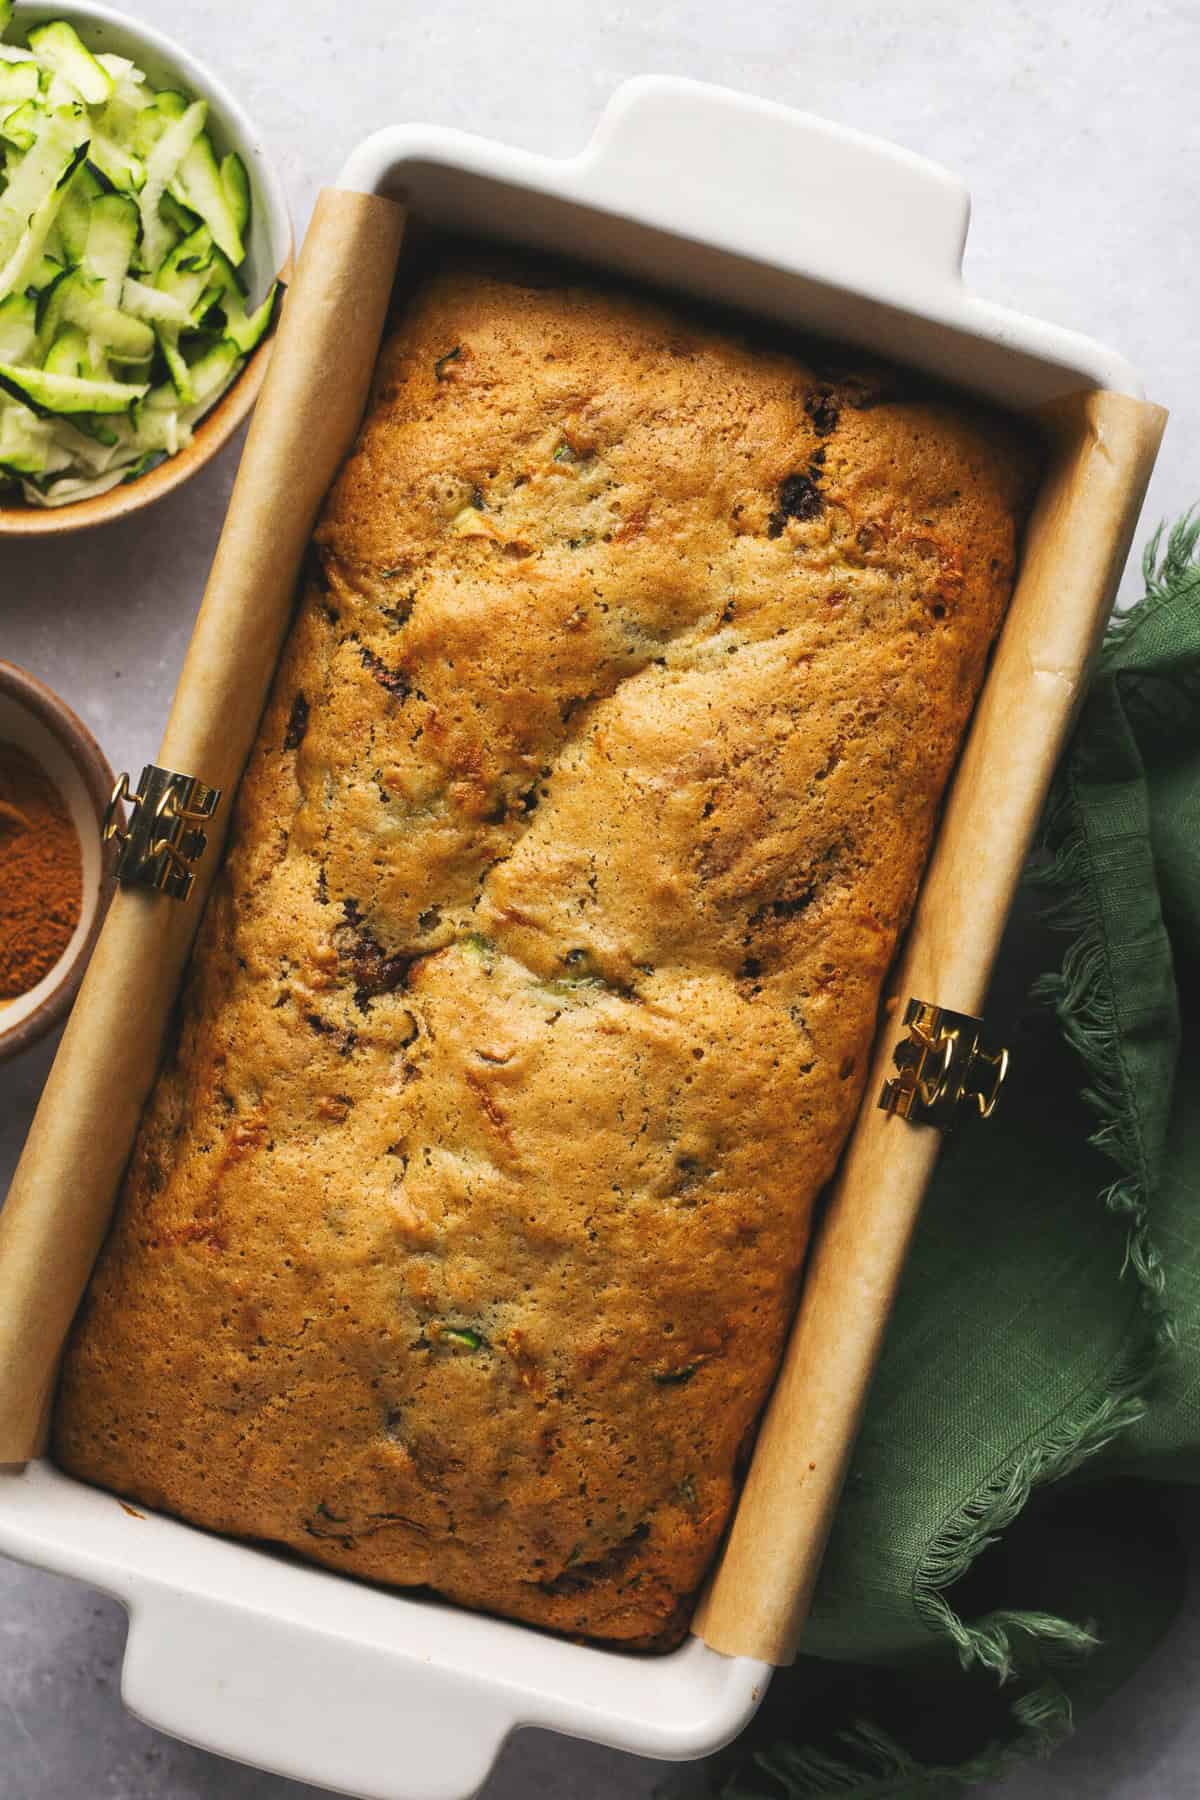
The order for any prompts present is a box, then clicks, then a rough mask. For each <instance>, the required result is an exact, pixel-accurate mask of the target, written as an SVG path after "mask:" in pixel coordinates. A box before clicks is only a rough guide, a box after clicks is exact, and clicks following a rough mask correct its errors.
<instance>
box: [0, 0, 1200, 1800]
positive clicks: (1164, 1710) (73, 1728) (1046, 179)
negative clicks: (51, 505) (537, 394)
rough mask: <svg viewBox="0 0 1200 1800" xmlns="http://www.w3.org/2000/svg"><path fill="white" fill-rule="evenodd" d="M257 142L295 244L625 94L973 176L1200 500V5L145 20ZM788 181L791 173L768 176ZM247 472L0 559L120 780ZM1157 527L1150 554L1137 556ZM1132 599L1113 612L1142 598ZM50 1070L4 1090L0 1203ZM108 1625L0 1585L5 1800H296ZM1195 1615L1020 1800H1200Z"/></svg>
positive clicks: (580, 1795) (999, 256)
mask: <svg viewBox="0 0 1200 1800" xmlns="http://www.w3.org/2000/svg"><path fill="white" fill-rule="evenodd" d="M139 10H140V12H141V14H142V15H143V16H144V17H145V18H147V19H149V20H152V21H154V22H156V23H158V24H159V25H161V26H162V27H163V28H164V29H165V30H167V31H169V32H171V33H174V34H175V35H176V36H178V37H179V38H181V39H183V40H184V41H186V42H187V43H188V44H189V45H191V46H193V47H195V48H197V49H198V50H199V51H200V53H201V54H202V55H204V56H205V57H206V58H207V59H208V60H209V61H210V62H211V64H212V65H213V66H214V67H215V68H216V69H217V70H218V71H219V72H220V73H221V74H222V75H223V76H224V77H225V78H226V79H227V80H228V82H229V83H230V85H231V86H232V87H233V88H234V89H235V90H236V91H237V92H238V94H239V95H240V96H241V97H242V99H243V101H244V102H245V104H246V106H247V107H248V108H249V110H250V111H251V113H252V114H253V115H254V116H255V117H256V118H257V119H258V120H259V121H260V123H261V126H262V130H263V133H264V135H265V138H266V140H267V142H268V143H269V144H270V145H272V146H273V147H274V150H275V152H276V154H277V157H278V160H279V164H280V166H281V169H282V172H283V175H284V178H285V181H286V184H287V187H288V191H289V193H290V196H291V202H292V206H293V210H294V216H295V220H296V224H297V227H298V228H302V227H303V224H304V222H305V220H306V218H307V216H308V212H309V209H310V207H311V204H312V200H313V197H314V195H315V193H316V190H317V188H318V186H319V185H320V184H321V183H322V182H323V181H327V180H329V179H331V178H332V177H333V176H334V175H335V174H336V171H337V169H338V168H339V166H340V164H341V162H342V160H343V158H344V156H345V154H346V152H347V151H348V150H349V149H350V148H351V146H352V145H353V144H354V143H355V142H356V141H357V140H358V139H359V138H361V137H362V136H364V135H365V134H366V133H367V132H368V131H370V130H372V129H374V128H375V127H376V126H379V125H383V124H385V123H388V122H390V121H392V120H400V119H411V118H426V119H432V120H436V121H438V122H441V123H445V124H453V125H460V126H465V127H469V128H471V129H474V130H477V131H480V132H483V133H486V134H490V135H493V136H498V137H502V138H506V139H509V140H511V141H513V142H516V143H520V144H525V145H528V146H530V147H532V148H536V149H540V150H544V151H548V152H551V153H566V152H569V151H572V150H574V149H576V148H577V147H578V146H579V145H580V144H581V143H582V141H583V139H584V138H585V136H586V135H587V132H588V131H589V129H590V127H591V124H592V123H593V121H594V120H595V118H596V116H597V114H598V112H599V110H600V107H601V105H602V104H603V101H604V100H605V98H606V96H607V95H608V93H609V92H610V90H611V89H612V88H613V86H614V85H615V84H616V83H617V82H618V81H620V80H621V79H622V78H623V77H625V76H627V75H631V74H635V73H641V72H645V71H661V72H668V73H681V74H689V75H694V76H697V77H700V78H704V79H709V80H715V81H720V82H724V83H726V84H728V85H730V86H734V87H740V88H744V89H747V90H749V91H752V92H756V93H759V94H762V95H765V96H768V97H770V98H773V99H777V100H781V101H785V102H788V103H791V104H793V105H797V106H801V107H806V108H809V109H811V110H813V111H815V112H819V113H823V114H825V115H826V116H827V117H829V118H832V119H836V120H840V121H842V122H844V123H846V124H851V125H855V126H858V127H861V128H864V129H866V130H869V131H875V132H878V133H881V134H883V135H885V136H888V137H891V138H894V139H895V140H897V141H898V142H900V143H903V144H907V145H908V146H910V147H911V148H912V149H914V150H918V151H921V152H924V153H925V154H927V155H929V156H931V157H934V158H935V159H937V160H939V161H941V162H944V163H946V164H947V165H949V166H951V167H953V168H955V169H957V170H959V171H961V172H962V173H963V174H965V176H966V178H967V180H968V182H969V185H970V187H971V189H972V192H973V194H974V198H975V223H974V226H973V229H972V235H971V242H970V247H969V250H968V263H967V267H968V276H969V279H970V280H971V282H972V284H973V285H974V286H975V287H976V288H977V289H979V290H980V291H981V292H983V293H986V294H987V295H989V296H991V297H993V298H995V299H998V300H1002V301H1005V302H1007V303H1009V304H1012V305H1015V306H1018V307H1022V308H1025V309H1026V310H1029V311H1031V312H1034V313H1037V314H1040V315H1042V316H1045V317H1047V318H1053V319H1057V320H1059V321H1061V322H1063V323H1065V324H1068V325H1071V326H1074V327H1077V328H1079V329H1081V330H1084V331H1088V332H1091V333H1092V334H1093V335H1095V336H1097V337H1099V338H1102V339H1104V340H1106V341H1109V342H1111V343H1113V344H1115V345H1116V346H1118V347H1119V348H1120V349H1122V350H1123V351H1124V352H1125V353H1126V354H1127V355H1128V356H1129V357H1130V358H1131V360H1132V361H1133V362H1134V363H1135V364H1137V365H1138V366H1139V367H1140V368H1141V369H1142V370H1143V371H1144V374H1145V378H1146V385H1147V390H1148V392H1149V394H1150V395H1151V397H1153V398H1155V399H1158V400H1161V401H1163V402H1165V403H1166V404H1167V405H1169V406H1170V407H1171V408H1172V412H1173V418H1172V422H1171V425H1170V428H1169V430H1168V435H1167V440H1166V445H1165V449H1164V454H1163V457H1162V460H1161V463H1160V467H1159V470H1158V472H1157V474H1156V476H1155V479H1154V483H1153V486H1152V489H1151V494H1150V499H1149V503H1148V506H1147V511H1146V515H1145V528H1148V527H1149V525H1150V524H1151V523H1153V522H1155V521H1157V520H1158V519H1159V518H1161V517H1163V516H1164V515H1165V516H1172V515H1174V514H1175V513H1177V512H1178V511H1180V510H1181V509H1182V508H1183V507H1185V506H1186V505H1188V504H1190V503H1191V502H1192V501H1193V500H1195V499H1197V498H1200V382H1198V381H1197V375H1198V373H1200V366H1198V365H1200V356H1198V352H1197V338H1196V327H1195V317H1196V314H1195V308H1196V295H1197V287H1198V283H1197V274H1198V272H1200V271H1198V269H1197V215H1196V198H1195V197H1196V194H1197V192H1198V191H1200V125H1198V123H1197V121H1198V119H1200V113H1198V111H1197V106H1196V93H1197V91H1198V82H1200V8H1198V7H1197V5H1196V4H1194V3H1192V0H1139V3H1138V4H1136V5H1132V4H1128V3H1127V0H1126V3H1122V0H1108V3H1106V0H1041V3H1040V4H1033V0H1012V3H1011V4H1009V5H1008V6H1006V7H1004V8H997V9H995V10H992V9H985V8H984V7H983V6H982V5H981V4H978V3H976V4H971V3H970V0H890V3H889V4H887V5H886V6H885V5H876V4H871V3H870V0H842V4H841V5H840V6H838V7H836V8H829V7H816V6H814V5H811V4H803V3H801V4H799V5H796V4H792V5H786V6H785V5H783V4H780V0H740V3H739V4H738V5H736V6H731V5H728V4H726V3H725V0H640V3H638V4H619V5H613V4H608V3H606V0H586V3H585V0H555V3H554V4H549V0H493V4H492V5H490V6H483V5H481V4H479V0H438V3H437V4H436V5H433V4H430V5H427V6H424V7H422V6H420V5H419V4H414V3H412V0H410V3H409V4H407V5H403V4H398V3H397V0H358V3H357V4H355V5H342V6H333V5H329V4H317V3H314V0H303V3H299V4H291V5H285V4H283V3H282V0H263V3H262V4H259V5H257V6H255V5H247V4H246V3H245V0H241V3H240V4H236V3H235V0H141V4H140V7H139ZM779 179H780V180H781V181H786V179H787V171H786V170H785V169H781V170H780V171H779ZM236 455H237V447H236V446H235V447H233V448H232V449H231V450H230V451H229V452H227V453H226V454H225V455H224V456H223V457H222V458H221V459H220V461H219V462H218V463H217V464H216V465H215V466H213V467H210V468H209V469H208V470H207V471H206V472H205V473H204V474H203V475H202V476H200V477H199V478H197V479H196V480H195V481H194V482H192V483H191V484H190V485H189V486H188V487H187V488H186V489H185V490H184V491H183V492H181V493H177V494H175V495H173V496H171V497H169V498H168V499H167V500H165V501H163V502H162V503H160V505H159V506H157V507H156V508H155V509H154V510H153V511H152V512H150V513H147V514H145V515H143V516H142V517H140V518H137V519H134V520H131V521H128V522H126V523H123V524H118V525H115V526H111V527H109V528H107V529H106V530H104V531H101V532H98V533H89V534H86V535H84V536H80V537H76V538H73V539H70V540H67V541H65V542H62V543H60V544H57V545H48V544H41V545H29V546H26V547H23V548H18V549H13V548H8V547H6V548H4V549H2V550H0V655H3V656H5V657H8V658H11V659H12V660H14V661H17V662H19V663H22V664H24V665H25V666H26V667H28V668H30V669H32V670H33V671H34V672H35V673H37V674H38V675H40V676H41V677H42V678H43V679H44V680H46V681H48V682H50V683H51V685H52V686H54V687H55V688H57V689H58V691H59V692H60V693H62V694H63V695H64V696H65V697H66V698H67V699H68V700H69V701H70V702H71V704H72V705H73V706H75V707H76V708H77V710H78V711H79V712H80V713H81V714H82V715H83V717H84V718H85V719H86V720H87V721H88V723H89V724H90V725H91V726H92V728H93V730H94V731H95V732H96V733H97V735H98V737H99V738H100V740H101V742H102V743H103V744H104V745H105V747H106V749H107V751H108V754H109V756H110V758H111V760H112V762H113V764H114V765H115V766H116V767H118V768H122V767H128V768H131V769H134V770H137V769H138V768H140V767H141V765H142V763H143V762H145V761H147V760H149V759H150V758H151V757H152V755H153V753H154V751H155V748H156V745H157V738H158V733H159V729H160V726H161V723H162V719H163V716H164V712H165V708H166V704H167V699H168V696H169V694H170V691H171V688H172V685H173V683H174V680H175V676H176V673H177V671H178V668H179V664H180V660H181V657H182V653H183V649H184V645H185V642H186V639H187V636H188V631H189V628H190V622H191V619H192V616H193V613H194V610H195V607H196V604H197V601H198V599H199V596H200V593H201V590H202V587H203V584H204V578H205V574H206V571H207V568H208V564H209V561H210V558H211V555H212V551H213V547H214V544H215V542H216V537H217V532H218V528H219V525H220V520H221V516H222V512H223V508H224V505H225V502H226V498H227V495H228V491H229V487H230V483H231V481H232V477H233V471H234V467H235V463H236ZM1145 528H1144V530H1143V533H1142V534H1141V535H1143V536H1144V534H1145ZM1135 589H1136V581H1135V580H1134V579H1133V578H1129V579H1128V580H1127V583H1126V589H1125V592H1126V593H1127V594H1128V595H1130V596H1132V594H1133V592H1134V591H1135ZM49 1057H50V1047H47V1048H45V1049H39V1050H37V1051H35V1052H32V1053H31V1054H30V1055H28V1056H27V1057H25V1058H24V1059H23V1060H22V1061H20V1062H18V1063H17V1064H15V1065H10V1066H8V1067H4V1068H0V1186H3V1185H6V1184H7V1179H8V1176H9V1174H10V1172H11V1168H12V1165H13V1163H14V1162H15V1160H16V1155H17V1152H18V1150H19V1147H20V1143H21V1140H22V1138H23V1136H24V1132H25V1130H26V1127H27V1124H28V1121H29V1118H30V1116H31V1113H32V1110H33V1106H34V1103H35V1101H36V1098H37V1093H38V1090H39V1087H40V1084H41V1082H42V1080H43V1079H44V1076H45V1071H46V1069H47V1067H48V1066H49ZM122 1636H123V1623H122V1617H121V1613H120V1609H119V1608H118V1607H117V1606H116V1605H115V1604H114V1603H113V1602H111V1601H109V1600H107V1599H104V1598H102V1597H101V1596H98V1595H95V1594H93V1593H90V1592H88V1591H87V1590H85V1589H83V1588H81V1587H78V1586H76V1585H74V1584H72V1583H69V1582H65V1581H62V1580H60V1579H58V1578H55V1577H51V1576H48V1575H44V1574H40V1573H36V1572H34V1571H32V1570H28V1569H24V1568H19V1567H17V1566H15V1565H13V1564H10V1563H4V1562H2V1561H0V1800H299V1797H300V1796H301V1795H303V1794H313V1793H315V1791H316V1790H314V1789H309V1788H301V1787H298V1786H297V1785H295V1784H294V1783H289V1782H286V1781H281V1780H278V1779H276V1778H274V1777H271V1776H266V1775H261V1774H258V1773H256V1772H254V1771H250V1770H246V1769H241V1768H237V1767H234V1766H233V1765H231V1764H228V1763H224V1762H222V1761H220V1760H219V1759H217V1758H214V1757H211V1756H208V1755H205V1754H204V1753H203V1752H200V1751H196V1750H193V1749H190V1748H188V1747H186V1746H183V1745H179V1744H176V1743H174V1742H171V1741H170V1740H168V1739H166V1738H163V1737H161V1736H159V1735H158V1734H156V1733H154V1732H152V1731H150V1730H148V1729H147V1728H145V1727H144V1726H141V1725H140V1724H138V1723H137V1722H135V1721H134V1720H132V1719H130V1718H129V1717H128V1716H127V1715H126V1714H125V1713H124V1712H123V1711H122V1709H121V1706H120V1703H119V1699H118V1684H119V1665H120V1658H121V1644H122ZM1198 1699H1200V1602H1198V1600H1197V1596H1196V1593H1195V1592H1194V1591H1193V1594H1192V1596H1191V1597H1190V1598H1189V1600H1188V1601H1187V1603H1186V1605H1185V1608H1184V1612H1183V1614H1182V1615H1181V1618H1180V1621H1179V1623H1178V1625H1177V1627H1176V1629H1175V1631H1174V1633H1173V1634H1172V1638H1171V1640H1170V1642H1169V1643H1168V1644H1166V1645H1165V1646H1164V1647H1163V1648H1162V1649H1161V1650H1160V1652H1159V1654H1158V1655H1157V1656H1156V1657H1155V1658H1154V1660H1153V1662H1152V1664H1150V1665H1149V1666H1148V1667H1147V1668H1146V1669H1145V1670H1144V1671H1143V1673H1142V1674H1141V1675H1140V1676H1139V1677H1138V1678H1137V1680H1136V1681H1135V1682H1134V1683H1132V1684H1131V1685H1130V1687H1129V1688H1128V1689H1126V1690H1125V1692H1124V1693H1123V1694H1122V1695H1121V1696H1120V1697H1119V1698H1118V1700H1117V1701H1116V1702H1115V1703H1114V1704H1113V1705H1112V1706H1110V1707H1109V1709H1108V1710H1107V1712H1106V1713H1105V1715H1104V1717H1103V1718H1100V1719H1097V1720H1095V1721H1093V1722H1092V1723H1090V1724H1089V1725H1088V1726H1087V1727H1086V1728H1085V1729H1084V1730H1083V1731H1082V1732H1081V1734H1080V1735H1079V1737H1078V1738H1077V1740H1076V1741H1075V1742H1074V1743H1073V1744H1072V1745H1070V1746H1068V1747H1067V1748H1066V1749H1065V1750H1064V1751H1062V1752H1060V1754H1059V1755H1058V1756H1057V1757H1056V1758H1054V1759H1053V1760H1052V1761H1051V1762H1050V1763H1049V1764H1047V1765H1045V1766H1044V1767H1043V1768H1039V1769H1032V1770H1028V1771H1023V1772H1021V1773H1019V1774H1018V1775H1016V1776H1014V1777H1012V1778H1011V1779H1010V1780H1009V1781H1008V1782H1007V1783H1005V1784H1004V1785H1003V1787H1002V1788H1001V1789H997V1790H995V1794H996V1796H997V1797H999V1796H1000V1795H1002V1796H1003V1800H1046V1797H1048V1796H1050V1795H1055V1796H1066V1797H1068V1800H1184V1797H1185V1796H1193V1795H1197V1794H1200V1708H1198V1707H1197V1704H1196V1702H1197V1700H1198ZM661 1776H662V1771H661V1770H660V1769H659V1768H658V1767H657V1766H656V1765H651V1764H646V1763H640V1762H638V1761H636V1760H635V1759H632V1758H627V1757H622V1756H619V1755H617V1754H615V1753H613V1752H607V1751H601V1750H597V1749H594V1748H591V1747H588V1746H584V1745H578V1744H572V1743H568V1742H566V1741H564V1740H560V1739H554V1738H551V1737H549V1736H545V1735H543V1734H540V1733H526V1734H522V1735H521V1736H520V1737H519V1738H517V1739H516V1740H514V1742H513V1743H512V1744H511V1745H510V1746H509V1748H508V1749H507V1750H506V1752H505V1754H504V1756H503V1758H502V1760H501V1763H500V1765H499V1766H498V1768H497V1771H496V1773H495V1775H494V1777H493V1779H492V1781H491V1782H490V1783H489V1786H488V1788H487V1800H518V1797H520V1800H526V1797H529V1800H535V1797H541V1796H544V1797H545V1800H618V1796H620V1797H622V1800H624V1797H628V1800H637V1797H638V1796H649V1795H650V1794H651V1793H652V1792H653V1791H654V1788H655V1786H656V1784H657V1783H658V1782H659V1781H660V1780H661Z"/></svg>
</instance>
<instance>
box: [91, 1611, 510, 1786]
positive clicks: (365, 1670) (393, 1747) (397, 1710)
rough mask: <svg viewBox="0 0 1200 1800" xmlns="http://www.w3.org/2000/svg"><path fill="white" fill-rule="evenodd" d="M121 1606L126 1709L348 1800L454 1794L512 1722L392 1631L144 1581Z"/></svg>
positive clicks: (499, 1702) (480, 1687) (473, 1781)
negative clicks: (262, 1609)
mask: <svg viewBox="0 0 1200 1800" xmlns="http://www.w3.org/2000/svg"><path fill="white" fill-rule="evenodd" d="M129 1606H130V1620H129V1639H128V1643H127V1646H126V1651H125V1667H124V1671H123V1675H122V1681H121V1693H122V1698H123V1700H124V1702H125V1704H126V1706H127V1707H128V1708H129V1710H130V1711H131V1712H133V1713H135V1714H136V1715H137V1716H138V1717H139V1718H141V1719H144V1720H145V1721H146V1723H147V1724H149V1725H155V1726H157V1727H158V1728H159V1729H160V1730H162V1731H167V1732H170V1733H171V1735H172V1736H174V1737H179V1738H183V1739H185V1740H186V1741H187V1742H188V1743H191V1744H198V1745H200V1746H202V1747H203V1748H204V1749H207V1750H215V1751H218V1752H219V1753H220V1754H222V1755H224V1756H231V1757H235V1758H237V1759H238V1760H239V1761H241V1762H247V1763H251V1764H253V1765H255V1766H257V1767H259V1768H263V1769H270V1770H273V1771H274V1772H275V1773H277V1774H280V1775H289V1776H291V1777H292V1778H293V1779H295V1780H298V1781H310V1782H316V1783H317V1784H318V1785H320V1786H322V1787H329V1788H333V1789H335V1790H336V1791H337V1792H339V1793H343V1794H352V1795H356V1796H359V1797H360V1800H466V1797H467V1796H470V1795H472V1794H474V1793H476V1792H477V1791H478V1789H479V1788H480V1787H481V1786H482V1784H483V1782H484V1781H485V1780H486V1779H487V1776H488V1773H489V1771H490V1770H491V1767H492V1764H493V1762H494V1761H495V1759H496V1756H497V1753H498V1752H499V1749H500V1746H501V1745H502V1744H503V1742H504V1739H505V1738H506V1737H507V1736H508V1733H509V1732H510V1730H511V1729H512V1728H513V1726H514V1725H515V1724H516V1723H517V1719H516V1716H515V1714H513V1713H509V1712H508V1711H507V1710H506V1708H505V1703H504V1699H503V1697H502V1696H498V1695H497V1692H496V1690H495V1687H494V1686H485V1685H484V1684H483V1683H481V1682H479V1681H478V1680H476V1679H475V1678H474V1677H472V1676H471V1675H470V1674H468V1673H466V1672H462V1673H459V1672H457V1671H455V1672H453V1673H452V1672H450V1671H448V1670H446V1669H445V1668H439V1667H438V1666H436V1664H434V1663H432V1662H427V1661H425V1660H424V1659H423V1658H421V1657H419V1656H416V1655H414V1654H413V1653H412V1652H411V1651H409V1652H405V1651H403V1650H401V1649H399V1648H398V1647H397V1646H395V1645H388V1644H386V1643H383V1642H378V1643H374V1644H372V1643H364V1642H361V1641H356V1640H354V1639H353V1638H351V1637H349V1636H341V1635H339V1634H337V1633H336V1632H334V1631H331V1630H330V1629H329V1628H328V1626H326V1627H325V1628H322V1629H313V1628H311V1627H309V1626H307V1625H305V1624H303V1623H300V1622H298V1621H296V1620H294V1619H293V1620H290V1621H289V1620H286V1619H280V1618H278V1617H271V1616H268V1615H267V1614H265V1613H259V1612H255V1611H252V1610H249V1609H247V1610H241V1611H234V1610H231V1609H230V1607H229V1606H228V1605H227V1604H222V1605H217V1604H214V1603H213V1602H212V1601H210V1600H207V1599H205V1598H204V1597H203V1596H201V1595H196V1594H193V1593H186V1592H174V1593H169V1594H163V1593H161V1592H160V1591H158V1590H155V1589H153V1588H151V1589H147V1590H146V1591H144V1592H143V1593H142V1594H141V1595H139V1596H135V1597H134V1598H133V1599H131V1601H130V1602H129ZM434 1629H436V1627H434Z"/></svg>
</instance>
